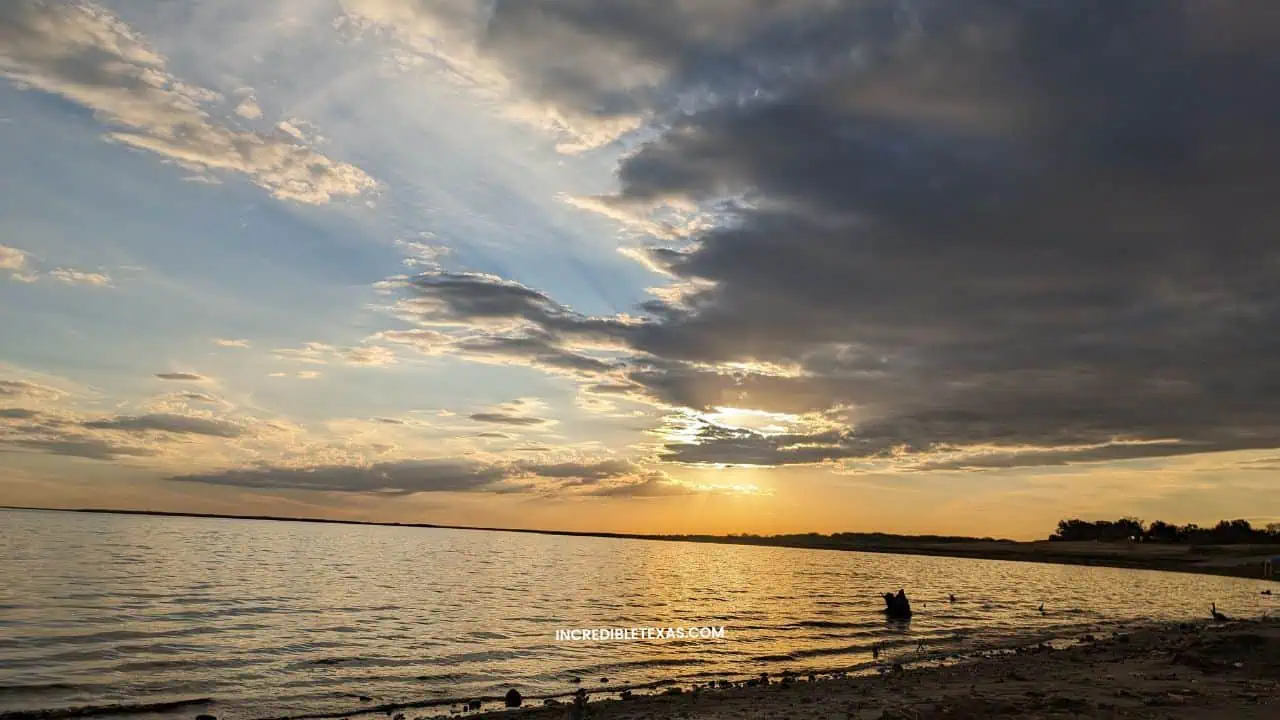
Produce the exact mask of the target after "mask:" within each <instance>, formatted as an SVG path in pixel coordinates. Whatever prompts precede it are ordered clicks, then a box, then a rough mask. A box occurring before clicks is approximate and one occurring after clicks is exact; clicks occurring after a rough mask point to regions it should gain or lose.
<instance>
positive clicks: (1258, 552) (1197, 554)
mask: <svg viewBox="0 0 1280 720" xmlns="http://www.w3.org/2000/svg"><path fill="white" fill-rule="evenodd" d="M0 510H23V511H38V512H71V513H90V514H99V515H144V516H153V517H182V518H208V519H216V520H266V521H272V522H306V523H327V524H331V525H371V526H377V527H404V528H428V529H437V530H474V531H483V532H510V533H526V534H533V535H553V536H566V537H598V538H615V539H622V540H656V541H663V542H694V543H712V544H717V545H752V546H762V547H789V548H799V549H808V550H840V551H852V552H868V553H889V554H897V555H925V556H931V557H955V558H966V559H972V560H1009V561H1014V562H1039V563H1049V564H1058V565H1087V566H1093V567H1114V568H1121V569H1127V570H1158V571H1164V572H1182V573H1193V574H1199V575H1223V576H1230V577H1244V578H1253V579H1257V580H1265V579H1268V578H1264V577H1263V576H1262V561H1263V559H1264V558H1266V557H1270V556H1272V555H1275V554H1280V549H1277V548H1276V547H1275V546H1270V547H1266V546H1252V545H1213V546H1192V545H1156V544H1146V545H1143V544H1130V543H1096V542H1048V541H1033V542H1023V541H1015V540H992V539H986V538H983V539H979V538H962V537H948V538H936V537H934V536H924V537H920V536H905V535H887V534H884V533H855V534H852V535H850V536H848V537H844V538H834V537H832V536H828V535H817V534H814V535H808V536H805V535H791V536H784V537H780V538H779V537H771V536H734V535H656V534H655V535H650V534H638V533H611V532H585V531H575V530H537V529H529V528H499V527H480V526H474V525H445V524H439V523H399V522H375V521H369V520H337V519H330V518H306V517H282V516H274V515H225V514H218V513H191V512H169V511H162V510H117V509H105V508H41V507H24V506H15V505H0ZM849 538H851V539H849ZM801 539H803V541H801ZM1259 548H1262V549H1259ZM1269 579H1270V580H1271V581H1273V582H1274V581H1276V580H1278V579H1280V578H1277V577H1272V578H1269Z"/></svg>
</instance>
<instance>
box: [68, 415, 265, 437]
mask: <svg viewBox="0 0 1280 720" xmlns="http://www.w3.org/2000/svg"><path fill="white" fill-rule="evenodd" d="M81 426H82V427H85V428H89V429H91V430H119V431H122V432H163V433H172V434H175V435H208V436H211V437H221V438H235V437H240V436H241V435H243V434H244V433H245V429H244V428H243V427H242V426H240V425H237V424H236V423H233V422H228V421H226V420H217V419H214V418H203V417H193V416H190V415H173V414H169V413H153V414H149V415H124V416H119V417H114V418H110V419H106V420H90V421H87V422H84V423H81Z"/></svg>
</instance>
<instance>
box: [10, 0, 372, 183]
mask: <svg viewBox="0 0 1280 720" xmlns="http://www.w3.org/2000/svg"><path fill="white" fill-rule="evenodd" d="M0 76H4V77H6V78H8V79H9V80H10V81H12V82H14V83H17V84H18V85H19V86H20V87H23V88H26V89H30V90H39V91H43V92H47V93H51V94H54V95H58V96H61V97H63V98H65V99H66V100H68V101H70V102H73V103H76V104H78V105H81V106H83V107H85V108H86V109H88V110H90V111H92V112H93V113H94V114H95V115H96V116H97V117H98V118H99V119H100V120H101V121H102V122H103V123H104V124H105V125H107V126H108V128H109V130H108V132H107V134H106V137H107V138H108V139H109V140H111V141H113V142H118V143H121V144H123V145H127V146H129V147H132V148H136V149H138V150H144V151H147V152H150V153H154V154H155V155H157V156H159V157H160V158H161V159H163V160H165V161H167V162H171V163H174V164H177V165H180V166H182V167H184V168H188V169H191V170H194V171H197V172H201V173H209V172H219V171H224V172H233V173H238V174H241V175H243V176H244V177H246V178H248V179H249V180H250V181H251V182H253V183H254V184H256V185H258V186H260V187H262V188H263V189H265V190H267V191H268V192H270V193H271V194H272V195H274V196H276V197H277V198H280V199H283V200H292V201H296V202H302V203H311V204H320V203H326V202H329V201H330V200H332V199H334V198H338V197H344V196H355V195H359V194H361V193H363V192H366V191H368V190H371V189H372V188H374V187H375V182H374V180H373V179H372V178H370V177H369V176H368V175H367V174H366V173H365V172H364V171H362V170H360V169H359V168H357V167H355V166H353V165H350V164H348V163H344V162H341V161H335V160H333V159H331V158H328V157H326V156H324V155H322V154H320V153H318V152H316V151H314V150H312V149H311V148H309V147H307V146H305V145H303V144H298V143H294V142H289V141H287V140H285V139H283V138H282V137H279V136H274V135H264V134H260V133H257V132H251V131H245V130H239V129H236V128H233V127H231V126H229V125H226V124H222V123H220V122H218V121H217V120H215V119H214V118H213V117H212V116H211V115H210V114H209V112H207V111H206V110H205V109H204V108H203V107H202V106H203V105H204V104H205V103H207V102H209V101H210V100H213V99H216V98H217V94H216V93H213V92H211V91H209V90H206V89H203V88H199V87H195V86H191V85H188V84H186V83H183V82H182V81H181V80H179V79H178V78H176V77H174V76H173V75H172V74H171V73H170V72H169V71H168V69H167V67H166V63H165V59H164V58H163V57H161V56H160V55H158V54H157V53H156V52H155V51H153V50H152V49H150V48H149V47H148V46H147V44H146V43H145V41H144V40H143V39H142V38H141V37H139V36H138V35H137V34H136V33H134V32H133V31H132V30H131V29H130V28H128V27H127V26H126V25H125V24H123V23H122V22H120V21H119V20H118V19H117V18H115V17H114V16H112V15H111V14H110V13H109V12H108V11H107V10H105V9H104V8H102V7H101V6H99V5H97V4H96V3H91V2H77V3H47V2H40V1H39V0H13V1H11V2H6V3H5V4H4V5H3V6H2V7H0Z"/></svg>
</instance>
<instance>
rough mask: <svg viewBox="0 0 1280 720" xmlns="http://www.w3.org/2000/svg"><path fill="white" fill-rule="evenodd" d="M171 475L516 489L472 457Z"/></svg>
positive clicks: (403, 489) (326, 484) (381, 487)
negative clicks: (470, 460)
mask: <svg viewBox="0 0 1280 720" xmlns="http://www.w3.org/2000/svg"><path fill="white" fill-rule="evenodd" d="M170 480H174V481H178V482H195V483H204V484H210V485H227V486H233V487H244V488H253V489H272V490H279V489H289V490H314V491H326V492H350V493H373V492H382V493H393V494H411V493H419V492H512V491H517V490H519V489H521V487H522V486H520V485H516V484H511V483H508V482H506V476H505V473H504V471H503V470H502V469H501V468H499V467H494V466H485V465H480V464H477V463H471V462H467V461H452V460H409V461H399V462H386V463H374V464H371V465H319V466H311V467H260V468H245V469H233V470H225V471H221V472H214V473H204V474H190V475H178V476H174V477H171V478H170Z"/></svg>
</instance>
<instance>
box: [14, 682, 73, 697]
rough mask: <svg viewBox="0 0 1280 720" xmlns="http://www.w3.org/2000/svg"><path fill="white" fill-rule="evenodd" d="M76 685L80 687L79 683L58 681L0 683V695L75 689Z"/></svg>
mask: <svg viewBox="0 0 1280 720" xmlns="http://www.w3.org/2000/svg"><path fill="white" fill-rule="evenodd" d="M78 687H80V686H79V685H75V684H72V683H59V682H53V683H31V684H29V685H22V684H18V685H0V695H7V694H10V693H12V694H18V693H24V694H25V693H31V694H36V693H45V692H57V691H59V690H75V689H76V688H78Z"/></svg>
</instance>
